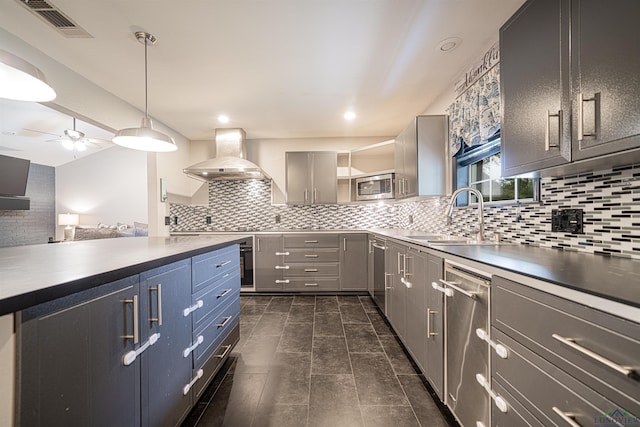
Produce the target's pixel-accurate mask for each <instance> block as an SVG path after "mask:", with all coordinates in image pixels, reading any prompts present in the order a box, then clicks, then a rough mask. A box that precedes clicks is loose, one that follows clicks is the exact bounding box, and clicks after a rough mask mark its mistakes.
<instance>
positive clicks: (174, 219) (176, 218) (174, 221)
mask: <svg viewBox="0 0 640 427" xmlns="http://www.w3.org/2000/svg"><path fill="white" fill-rule="evenodd" d="M173 225H178V217H177V216H174V217H173Z"/></svg>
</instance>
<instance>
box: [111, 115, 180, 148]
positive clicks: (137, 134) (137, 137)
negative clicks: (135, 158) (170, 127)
mask: <svg viewBox="0 0 640 427" xmlns="http://www.w3.org/2000/svg"><path fill="white" fill-rule="evenodd" d="M152 125H153V123H152V121H151V118H149V117H143V118H142V125H141V126H140V127H139V128H127V129H121V130H119V131H118V133H116V134H115V136H114V137H113V139H112V141H113V143H114V144H117V145H120V146H122V147H125V148H132V149H134V150H140V151H155V152H169V151H176V150H177V149H178V146H177V145H176V143H175V141H174V140H173V138H171V137H170V136H169V135H165V134H164V133H162V132H158V131H157V130H155V129H153V127H152Z"/></svg>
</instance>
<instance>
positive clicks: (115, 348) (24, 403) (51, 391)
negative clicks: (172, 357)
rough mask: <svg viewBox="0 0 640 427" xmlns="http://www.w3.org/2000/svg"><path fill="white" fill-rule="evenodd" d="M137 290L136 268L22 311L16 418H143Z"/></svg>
mask: <svg viewBox="0 0 640 427" xmlns="http://www.w3.org/2000/svg"><path fill="white" fill-rule="evenodd" d="M134 296H135V298H134ZM137 296H138V276H137V275H136V276H131V277H129V278H126V279H122V280H118V281H116V282H112V283H109V284H105V285H102V286H99V287H97V288H93V289H89V290H87V291H83V292H79V293H77V294H73V295H70V296H68V297H64V298H60V299H57V300H54V301H51V302H47V303H43V304H40V305H37V306H34V307H31V308H29V309H27V310H23V311H22V312H21V313H20V315H19V318H20V323H19V324H18V328H17V338H18V346H19V347H18V348H19V350H18V352H19V358H20V359H19V360H20V362H19V368H18V369H19V381H20V383H19V384H20V387H19V388H18V396H17V401H18V405H19V407H18V410H17V417H19V420H17V425H23V426H83V427H84V426H105V427H107V426H115V425H118V426H139V425H140V412H139V411H140V362H139V360H135V361H134V362H133V363H132V364H130V365H128V366H125V365H124V364H123V356H124V355H125V354H126V353H128V352H129V351H132V350H134V349H135V347H137V345H134V342H133V336H134V335H135V336H136V338H138V332H134V325H135V323H134V313H135V312H136V311H137V309H135V310H134V304H135V303H134V301H135V302H138V299H137Z"/></svg>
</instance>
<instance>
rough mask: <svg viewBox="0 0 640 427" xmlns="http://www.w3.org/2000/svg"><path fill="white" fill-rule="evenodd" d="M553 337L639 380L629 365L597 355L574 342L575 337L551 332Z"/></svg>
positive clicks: (639, 377)
mask: <svg viewBox="0 0 640 427" xmlns="http://www.w3.org/2000/svg"><path fill="white" fill-rule="evenodd" d="M551 336H552V337H553V339H555V340H556V341H559V342H561V343H562V344H564V345H566V346H568V347H571V348H572V349H574V350H576V351H578V352H579V353H582V354H584V355H585V356H588V357H590V358H591V359H593V360H595V361H596V362H599V363H601V364H602V365H604V366H606V367H608V368H611V369H613V370H614V371H616V372H618V373H620V374H622V375H624V376H625V377H628V378H633V379H634V380H636V381H639V380H640V375H639V374H638V372H637V371H636V370H635V369H634V368H632V367H630V366H622V365H620V364H618V363H616V362H614V361H612V360H610V359H607V358H606V357H604V356H601V355H599V354H598V353H595V352H593V351H591V350H589V349H588V348H585V347H583V346H581V345H580V344H578V343H576V341H575V339H573V338H565V337H563V336H560V335H558V334H552V335H551Z"/></svg>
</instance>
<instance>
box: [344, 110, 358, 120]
mask: <svg viewBox="0 0 640 427" xmlns="http://www.w3.org/2000/svg"><path fill="white" fill-rule="evenodd" d="M355 118H356V113H354V112H353V111H347V112H346V113H344V119H345V120H353V119H355Z"/></svg>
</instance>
